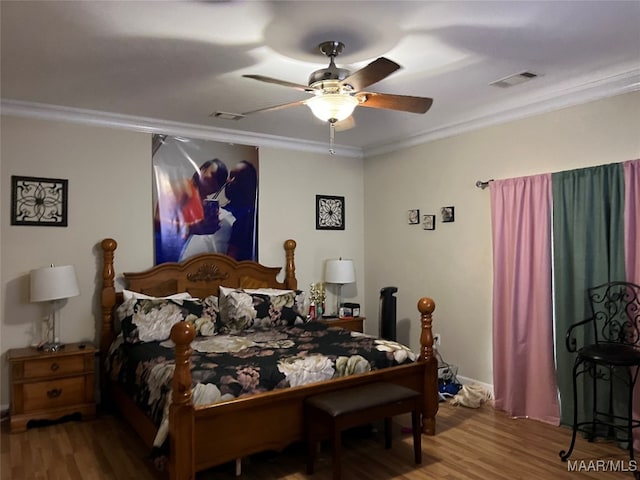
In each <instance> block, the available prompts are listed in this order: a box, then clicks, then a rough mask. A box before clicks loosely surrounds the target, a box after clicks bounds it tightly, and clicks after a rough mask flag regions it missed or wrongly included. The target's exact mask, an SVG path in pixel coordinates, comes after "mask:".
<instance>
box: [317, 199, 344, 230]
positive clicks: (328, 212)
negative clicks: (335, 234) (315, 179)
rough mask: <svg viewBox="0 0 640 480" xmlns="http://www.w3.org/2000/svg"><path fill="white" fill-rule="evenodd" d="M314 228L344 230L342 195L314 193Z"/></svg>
mask: <svg viewBox="0 0 640 480" xmlns="http://www.w3.org/2000/svg"><path fill="white" fill-rule="evenodd" d="M316 230H344V197H336V196H332V195H316Z"/></svg>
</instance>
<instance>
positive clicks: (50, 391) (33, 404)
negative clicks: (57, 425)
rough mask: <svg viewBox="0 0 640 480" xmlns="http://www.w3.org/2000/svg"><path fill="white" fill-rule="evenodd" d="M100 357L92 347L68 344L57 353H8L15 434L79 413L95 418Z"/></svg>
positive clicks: (15, 350)
mask: <svg viewBox="0 0 640 480" xmlns="http://www.w3.org/2000/svg"><path fill="white" fill-rule="evenodd" d="M96 353H97V351H96V349H95V347H94V346H93V345H92V344H90V343H68V344H66V345H65V346H64V348H63V349H61V350H58V351H54V352H48V351H44V350H36V349H35V348H31V347H26V348H12V349H10V350H8V351H7V359H8V360H9V363H10V365H11V368H10V373H11V432H23V431H25V430H26V429H27V425H28V424H29V422H30V421H32V420H56V419H59V418H61V417H63V416H65V415H71V414H75V413H79V414H80V415H82V417H83V418H93V417H95V415H96V402H95V393H96V392H95V388H96V385H95V370H96Z"/></svg>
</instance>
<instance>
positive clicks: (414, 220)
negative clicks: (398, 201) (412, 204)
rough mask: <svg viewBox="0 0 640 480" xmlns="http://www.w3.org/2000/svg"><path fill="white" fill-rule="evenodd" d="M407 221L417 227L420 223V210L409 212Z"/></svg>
mask: <svg viewBox="0 0 640 480" xmlns="http://www.w3.org/2000/svg"><path fill="white" fill-rule="evenodd" d="M407 221H408V222H409V225H417V224H418V223H420V210H418V209H415V210H409V211H408V212H407Z"/></svg>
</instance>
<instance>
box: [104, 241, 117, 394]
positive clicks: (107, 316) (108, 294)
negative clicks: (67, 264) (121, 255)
mask: <svg viewBox="0 0 640 480" xmlns="http://www.w3.org/2000/svg"><path fill="white" fill-rule="evenodd" d="M100 246H101V247H102V252H103V254H102V293H101V294H102V299H101V302H100V305H101V306H102V329H101V331H100V372H101V374H100V387H101V388H100V392H101V395H105V394H106V391H107V390H106V386H107V379H106V374H105V373H104V362H105V360H106V358H107V355H108V354H109V347H111V343H112V342H113V339H114V338H115V332H114V330H113V328H114V327H113V317H112V314H113V307H114V305H115V304H116V289H115V287H114V282H113V279H114V277H115V270H114V268H113V252H115V250H116V248H118V242H116V241H115V240H114V239H113V238H105V239H104V240H102V243H101V244H100Z"/></svg>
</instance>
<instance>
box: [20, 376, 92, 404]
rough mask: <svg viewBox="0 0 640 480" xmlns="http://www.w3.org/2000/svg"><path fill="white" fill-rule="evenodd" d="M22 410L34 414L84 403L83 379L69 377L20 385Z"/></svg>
mask: <svg viewBox="0 0 640 480" xmlns="http://www.w3.org/2000/svg"><path fill="white" fill-rule="evenodd" d="M22 395H23V402H24V403H23V409H24V411H25V412H34V411H37V410H45V409H51V408H57V407H63V406H68V405H76V404H80V403H84V401H85V400H84V398H85V378H84V377H83V376H81V377H71V378H64V379H58V380H51V381H50V382H37V383H25V384H23V385H22Z"/></svg>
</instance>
